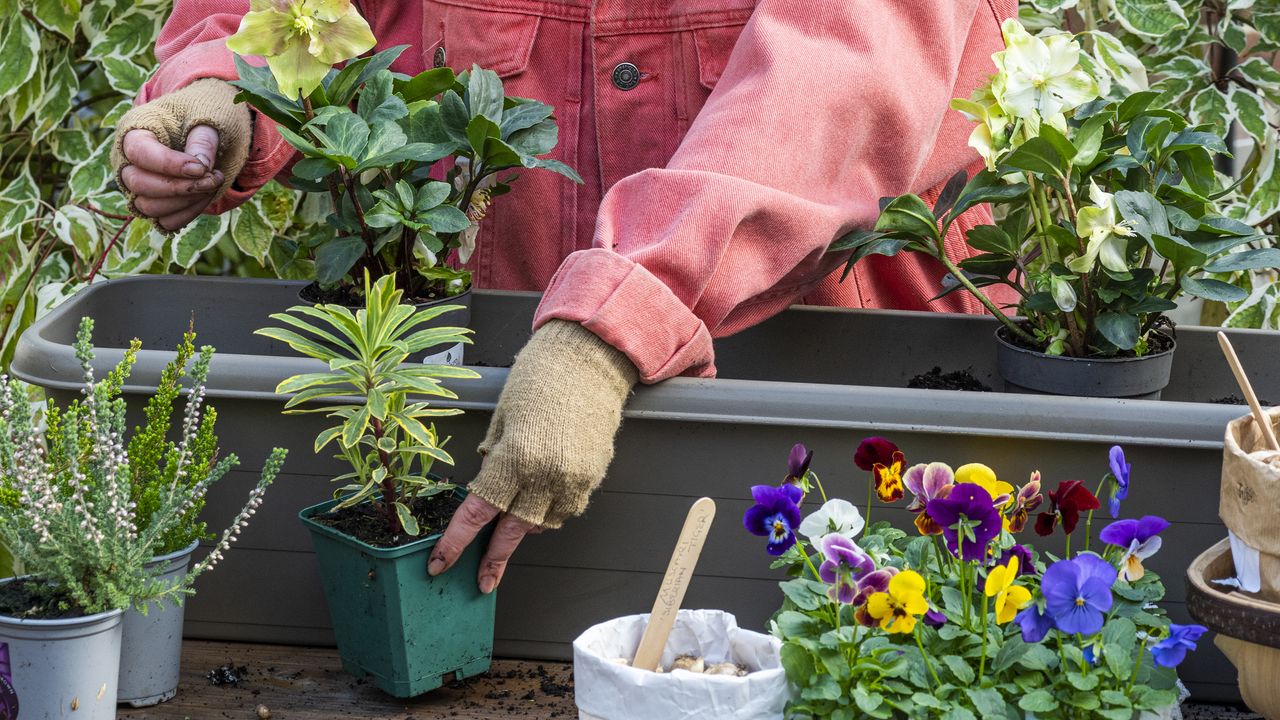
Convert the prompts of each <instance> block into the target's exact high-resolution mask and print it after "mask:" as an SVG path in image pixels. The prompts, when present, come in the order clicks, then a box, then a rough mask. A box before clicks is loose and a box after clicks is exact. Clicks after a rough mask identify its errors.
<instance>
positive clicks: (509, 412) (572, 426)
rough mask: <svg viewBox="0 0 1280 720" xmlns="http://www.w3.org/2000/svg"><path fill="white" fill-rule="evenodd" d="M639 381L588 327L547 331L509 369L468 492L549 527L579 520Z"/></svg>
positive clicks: (559, 324)
mask: <svg viewBox="0 0 1280 720" xmlns="http://www.w3.org/2000/svg"><path fill="white" fill-rule="evenodd" d="M638 375H639V373H638V371H637V370H636V367H635V365H633V364H632V363H631V361H630V360H629V359H627V356H626V355H624V354H623V353H622V352H620V351H618V350H617V349H616V348H614V347H613V346H611V345H609V344H608V343H606V342H604V341H603V340H601V339H600V338H599V337H597V336H596V335H595V333H592V332H591V331H590V330H587V329H585V328H583V327H582V325H580V324H578V323H575V322H567V321H564V320H552V321H550V322H548V323H547V324H546V325H543V326H542V327H541V328H539V329H538V331H537V332H536V333H534V335H533V338H532V339H531V340H530V341H529V344H528V345H526V346H525V348H524V350H522V351H521V352H520V355H519V357H517V358H516V362H515V365H513V366H512V368H511V374H510V376H508V378H507V384H506V387H504V388H503V390H502V396H501V397H500V398H499V399H498V407H497V409H496V410H495V411H494V414H493V420H492V421H491V422H490V424H489V433H488V435H487V437H485V439H484V442H483V443H482V444H481V445H480V453H481V454H482V455H484V463H483V465H482V466H481V468H480V474H479V475H478V476H477V477H476V478H475V480H473V481H472V482H471V484H470V485H469V486H468V488H469V490H470V492H471V493H472V494H474V495H478V496H480V497H481V498H482V499H484V500H486V501H488V502H489V503H491V504H492V505H494V506H495V507H497V508H498V509H500V510H504V511H506V512H508V513H510V514H512V515H515V516H516V517H518V518H520V519H522V520H525V521H528V522H531V523H533V524H535V525H539V526H541V527H544V528H558V527H560V526H561V525H563V524H564V521H565V520H567V519H568V518H570V517H573V516H575V515H579V514H581V513H582V511H583V510H585V509H586V507H587V502H588V501H589V499H590V497H591V493H592V491H594V490H595V489H596V487H598V486H599V485H600V481H601V480H603V479H604V474H605V471H606V470H608V469H609V462H610V461H611V460H613V440H614V436H616V435H617V433H618V427H619V425H621V423H622V406H623V405H624V404H625V403H626V401H627V396H628V395H629V394H630V392H631V387H632V386H633V385H635V383H636V380H637V377H638Z"/></svg>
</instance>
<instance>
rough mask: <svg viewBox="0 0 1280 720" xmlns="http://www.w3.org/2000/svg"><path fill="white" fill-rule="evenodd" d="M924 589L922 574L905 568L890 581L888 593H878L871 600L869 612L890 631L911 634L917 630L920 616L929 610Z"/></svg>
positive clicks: (868, 601)
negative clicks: (917, 621)
mask: <svg viewBox="0 0 1280 720" xmlns="http://www.w3.org/2000/svg"><path fill="white" fill-rule="evenodd" d="M924 591H925V584H924V578H922V577H920V573H917V572H915V571H914V570H903V571H902V572H900V573H898V574H897V575H894V576H893V579H892V580H890V581H889V591H888V592H878V593H875V594H874V595H872V596H871V597H870V598H868V599H867V606H866V607H867V614H868V615H870V616H871V617H872V618H874V619H875V620H877V621H879V623H880V627H881V628H882V629H884V630H885V631H887V632H891V633H910V632H912V631H914V630H915V629H916V618H917V617H919V616H921V615H924V614H925V613H927V612H929V603H928V601H927V600H925V599H924Z"/></svg>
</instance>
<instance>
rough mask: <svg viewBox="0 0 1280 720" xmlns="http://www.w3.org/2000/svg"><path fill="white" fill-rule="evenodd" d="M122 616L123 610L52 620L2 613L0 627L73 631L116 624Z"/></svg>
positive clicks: (9, 581)
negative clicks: (103, 624) (111, 622)
mask: <svg viewBox="0 0 1280 720" xmlns="http://www.w3.org/2000/svg"><path fill="white" fill-rule="evenodd" d="M29 577H32V576H31V575H19V576H17V577H10V578H4V579H3V580H0V585H7V584H8V583H11V582H13V581H15V580H24V579H26V578H29ZM122 615H124V609H123V608H116V609H114V610H104V611H102V612H100V613H94V614H92V615H81V616H80V617H72V618H57V619H54V620H40V619H35V618H16V617H13V616H12V615H5V614H4V613H0V625H7V626H10V627H22V628H49V629H54V628H66V629H74V628H79V627H88V626H90V625H96V624H98V623H101V622H103V621H109V620H111V619H113V618H115V619H116V620H117V622H118V621H119V618H120V617H121V616H122Z"/></svg>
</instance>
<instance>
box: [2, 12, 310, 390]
mask: <svg viewBox="0 0 1280 720" xmlns="http://www.w3.org/2000/svg"><path fill="white" fill-rule="evenodd" d="M171 4H172V3H171V2H170V1H169V0H160V1H156V0H151V1H145V2H132V1H131V0H92V2H85V1H83V0H0V266H3V268H4V270H3V271H0V369H2V368H5V367H7V366H8V364H9V362H10V360H11V359H12V357H13V349H14V345H15V343H16V341H17V337H18V335H20V334H21V333H22V331H23V330H24V329H26V328H27V327H28V326H29V325H30V324H31V323H32V322H33V321H34V320H35V318H36V317H37V316H38V315H40V314H43V313H44V312H47V311H48V310H50V309H52V307H54V306H55V305H56V304H57V303H59V302H60V301H62V300H63V299H65V298H66V297H69V296H70V295H71V294H72V293H73V292H74V291H75V290H77V289H78V288H80V287H81V286H82V285H83V284H84V283H85V282H86V281H87V280H89V279H90V278H92V277H96V276H101V277H118V276H123V275H134V274H138V273H144V272H200V273H209V274H237V275H255V276H279V277H286V278H303V277H309V276H310V275H311V273H312V269H311V268H312V264H311V260H310V253H311V250H310V248H311V246H312V245H314V244H316V243H318V242H319V241H320V239H321V238H323V237H324V236H326V235H329V234H331V231H330V230H329V229H327V228H326V227H325V226H324V222H323V220H324V215H325V213H326V212H327V211H326V210H323V209H320V208H316V209H312V208H311V207H310V206H305V205H302V204H300V203H299V202H298V198H297V195H296V194H295V193H294V192H292V191H290V190H287V189H285V188H284V187H281V186H280V185H278V184H275V183H272V184H270V185H268V186H267V187H266V188H265V189H264V190H263V191H262V192H260V193H258V195H257V196H256V197H255V198H254V199H253V200H251V201H250V202H249V203H247V204H246V205H245V206H244V207H242V208H239V209H237V210H234V211H232V212H231V213H229V214H225V215H222V216H216V217H214V216H210V217H201V218H199V219H198V220H197V221H196V222H194V223H192V224H191V225H190V226H188V227H187V228H186V229H185V230H183V231H182V232H181V233H178V234H176V235H173V236H165V235H162V234H160V233H158V232H155V231H154V229H153V228H152V226H151V224H150V223H145V222H133V223H129V224H128V226H127V227H126V226H125V223H126V221H127V217H126V212H127V210H126V208H125V201H124V198H123V197H122V196H121V194H120V193H119V192H118V191H117V190H116V189H115V186H114V178H113V175H112V172H111V167H110V163H109V158H108V153H109V149H110V143H111V134H112V132H113V130H114V127H115V123H116V121H117V120H118V119H119V118H120V116H121V115H123V114H124V112H125V111H126V110H127V109H128V108H129V106H130V104H131V102H132V100H133V97H134V96H135V95H136V94H137V92H138V88H140V87H141V86H142V83H143V82H144V81H146V79H147V78H148V77H150V75H151V73H152V71H153V70H154V68H155V57H154V55H153V53H152V47H153V46H154V45H155V39H156V35H157V34H158V33H159V30H160V26H161V24H162V23H163V21H164V19H165V18H166V17H167V16H168V14H169V11H170V8H171Z"/></svg>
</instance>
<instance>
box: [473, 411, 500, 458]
mask: <svg viewBox="0 0 1280 720" xmlns="http://www.w3.org/2000/svg"><path fill="white" fill-rule="evenodd" d="M506 425H507V423H506V415H505V413H502V412H495V413H494V414H493V419H492V420H490V421H489V431H488V432H487V433H485V436H484V440H483V441H482V442H481V443H480V447H479V448H477V450H478V451H479V452H480V455H482V456H487V455H488V454H489V452H490V451H491V450H493V448H494V447H495V446H496V445H497V444H498V443H499V442H501V441H502V435H503V432H504V431H505V430H506Z"/></svg>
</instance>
